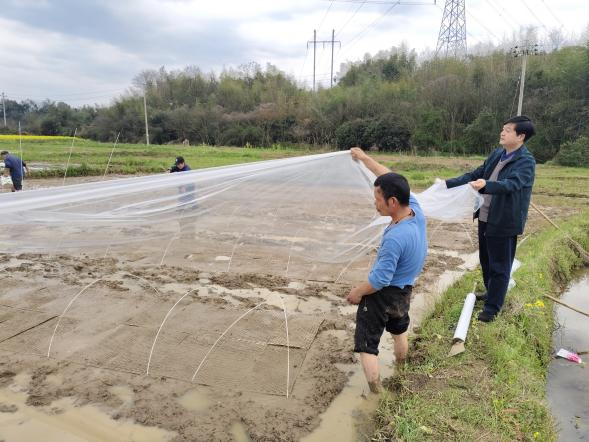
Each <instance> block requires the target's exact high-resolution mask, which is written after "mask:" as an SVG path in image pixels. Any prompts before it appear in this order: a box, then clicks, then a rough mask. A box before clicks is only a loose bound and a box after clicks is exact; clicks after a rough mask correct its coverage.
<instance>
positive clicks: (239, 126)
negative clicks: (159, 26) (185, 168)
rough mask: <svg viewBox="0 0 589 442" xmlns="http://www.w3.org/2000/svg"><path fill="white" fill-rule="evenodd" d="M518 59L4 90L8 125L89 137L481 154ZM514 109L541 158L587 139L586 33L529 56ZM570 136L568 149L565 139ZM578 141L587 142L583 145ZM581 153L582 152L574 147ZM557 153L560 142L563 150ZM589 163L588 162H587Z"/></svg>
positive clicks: (163, 73) (390, 63)
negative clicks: (77, 97)
mask: <svg viewBox="0 0 589 442" xmlns="http://www.w3.org/2000/svg"><path fill="white" fill-rule="evenodd" d="M520 69H521V59H519V58H514V57H512V56H511V55H510V54H506V53H505V52H504V51H500V50H498V49H495V50H494V51H491V52H490V53H487V54H486V55H474V56H469V57H468V58H467V59H465V60H458V59H452V58H449V59H436V58H432V59H429V60H425V61H421V62H418V60H417V54H416V53H415V52H414V51H410V50H407V49H406V48H392V49H391V50H389V51H384V52H380V53H379V54H377V55H374V56H369V55H367V56H365V57H364V59H363V60H361V61H358V62H354V63H350V64H348V65H346V66H344V69H343V70H342V71H341V75H340V78H339V79H338V81H337V83H336V85H335V86H334V87H333V88H329V89H328V88H319V90H317V91H315V92H313V91H310V90H308V89H307V88H304V87H302V86H301V85H300V84H298V83H297V81H296V80H295V79H294V78H292V77H290V76H288V75H286V74H284V73H283V72H281V71H280V70H279V69H277V68H276V67H274V66H272V65H267V66H265V67H261V66H260V65H258V64H255V63H251V64H248V65H244V66H241V67H239V68H237V69H231V70H226V71H224V72H222V73H221V74H219V75H216V74H213V73H205V72H203V71H201V70H200V69H199V68H198V67H194V66H191V67H187V68H185V69H183V70H178V71H168V70H166V69H165V68H163V67H162V68H161V69H159V70H150V71H144V72H141V73H140V74H139V75H137V77H136V78H135V79H134V81H133V87H132V88H131V89H130V90H129V93H127V94H125V95H124V96H120V97H119V98H117V99H115V100H114V101H113V102H112V104H111V105H108V106H84V107H80V108H73V107H71V106H69V105H68V104H66V103H62V102H52V101H45V102H43V103H36V102H33V101H30V100H26V101H22V102H16V101H12V100H7V101H6V103H5V105H6V117H7V120H8V128H6V129H4V131H7V132H11V133H14V132H15V130H16V127H17V123H18V122H19V121H20V122H21V125H22V127H23V130H24V131H26V132H27V133H30V134H40V135H71V134H72V133H73V129H74V128H78V135H79V136H82V137H86V138H90V139H94V140H98V141H113V140H114V139H115V137H116V134H117V133H119V132H120V141H122V142H130V143H144V142H145V123H144V113H143V95H144V94H145V98H146V101H147V110H148V120H149V133H150V142H151V143H154V144H167V143H177V142H182V141H184V140H189V142H190V144H201V143H204V144H209V145H230V146H246V145H252V146H272V145H276V144H281V145H312V146H327V145H329V146H334V147H337V148H340V149H346V148H349V147H350V146H354V145H361V146H362V147H364V148H371V147H372V148H378V149H380V150H386V151H412V152H414V153H417V154H428V153H432V152H437V153H448V154H454V155H456V154H486V153H487V152H489V150H490V149H492V148H493V147H494V146H496V145H497V142H498V134H499V131H500V128H501V125H502V122H503V121H504V120H506V119H507V118H509V117H510V116H512V115H514V114H515V112H516V108H517V92H518V85H519V76H520ZM523 113H524V114H526V115H528V116H530V117H531V118H532V119H533V120H534V122H535V124H536V126H537V136H536V137H535V138H533V139H532V140H531V142H530V144H529V147H530V148H531V149H532V151H533V152H534V154H535V156H536V158H537V159H538V160H539V161H540V162H544V161H547V160H550V159H552V158H554V157H555V155H556V154H557V153H558V152H559V150H560V149H561V147H563V146H564V147H566V149H576V150H575V153H574V154H573V155H572V156H571V155H565V154H562V153H561V155H560V156H559V157H560V158H577V157H579V156H581V157H582V156H583V152H586V151H587V150H588V149H589V146H586V145H585V143H586V142H587V139H588V137H589V43H588V44H586V45H577V46H569V47H564V48H562V49H558V50H554V51H552V52H550V53H546V54H542V55H539V56H534V57H530V58H529V59H528V67H527V76H526V82H525V97H524V102H523ZM570 146H572V147H570ZM583 149H585V150H583ZM579 152H580V153H579ZM564 153H566V152H564ZM587 161H589V160H587Z"/></svg>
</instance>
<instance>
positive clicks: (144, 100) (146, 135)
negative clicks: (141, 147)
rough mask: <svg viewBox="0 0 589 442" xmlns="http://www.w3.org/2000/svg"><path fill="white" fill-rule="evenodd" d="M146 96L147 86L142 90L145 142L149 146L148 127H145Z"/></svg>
mask: <svg viewBox="0 0 589 442" xmlns="http://www.w3.org/2000/svg"><path fill="white" fill-rule="evenodd" d="M145 95H147V84H146V85H145V89H143V113H144V114H145V140H146V141H147V145H148V146H149V126H148V125H147V99H146V98H145Z"/></svg>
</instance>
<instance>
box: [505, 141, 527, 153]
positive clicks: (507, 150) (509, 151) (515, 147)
mask: <svg viewBox="0 0 589 442" xmlns="http://www.w3.org/2000/svg"><path fill="white" fill-rule="evenodd" d="M523 145H524V143H522V144H518V145H517V146H503V147H504V149H505V152H507V153H508V154H510V153H512V152H515V151H516V150H518V149H519V148H520V147H522V146H523Z"/></svg>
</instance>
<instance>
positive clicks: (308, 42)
mask: <svg viewBox="0 0 589 442" xmlns="http://www.w3.org/2000/svg"><path fill="white" fill-rule="evenodd" d="M334 38H335V29H334V30H332V31H331V40H320V41H317V30H316V29H314V30H313V40H311V41H307V49H309V44H311V43H313V91H315V63H316V60H317V57H316V51H317V43H321V44H322V45H323V47H324V48H325V45H326V44H327V43H330V44H331V83H330V85H331V86H333V45H334V44H335V43H338V44H339V45H340V47H341V45H342V43H341V41H339V40H334Z"/></svg>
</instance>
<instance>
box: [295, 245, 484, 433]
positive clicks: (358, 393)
mask: <svg viewBox="0 0 589 442" xmlns="http://www.w3.org/2000/svg"><path fill="white" fill-rule="evenodd" d="M457 257H459V258H462V259H463V260H464V264H462V265H461V269H463V270H458V271H450V270H448V271H446V272H444V273H442V274H441V275H440V276H439V278H438V281H437V282H436V286H435V288H434V290H433V293H430V294H428V295H427V296H415V297H414V299H413V300H412V301H411V313H410V314H411V318H412V320H411V329H412V328H413V327H415V326H416V325H418V324H419V323H420V322H421V319H422V318H423V317H424V315H425V313H426V312H427V311H429V310H430V309H431V307H432V306H433V305H434V304H435V302H436V300H437V299H438V298H439V297H440V296H441V294H442V293H443V292H444V290H446V289H447V288H448V287H450V286H451V285H452V284H453V283H454V282H455V281H456V280H457V279H458V278H460V277H461V276H462V275H463V274H464V273H465V272H466V271H467V270H470V269H473V268H474V267H475V266H476V265H477V264H478V253H472V254H470V255H457ZM356 308H357V307H356V306H341V307H339V310H340V312H342V313H353V314H355V312H356ZM378 359H379V366H380V375H381V378H382V379H385V378H387V377H390V376H392V375H393V373H394V367H393V360H394V357H393V341H392V338H391V336H390V334H388V333H385V334H383V337H382V338H381V346H380V353H379V357H378ZM339 368H340V369H342V370H343V371H346V372H350V371H351V372H352V375H351V376H350V378H349V380H348V383H347V384H346V386H345V387H344V389H343V390H342V392H341V393H340V394H339V395H338V396H337V397H336V398H335V399H334V400H333V402H332V403H331V404H330V405H329V408H328V409H327V410H326V411H325V412H324V413H323V414H322V415H321V423H320V425H319V427H318V428H317V429H315V430H314V431H313V432H312V433H311V434H310V435H308V436H307V437H305V438H303V439H302V440H303V441H304V442H323V441H326V440H337V441H338V442H346V441H347V442H355V441H357V440H358V438H359V431H360V430H365V429H366V428H367V427H369V425H370V424H369V420H370V416H371V415H372V413H373V412H374V411H375V410H376V407H377V405H378V396H376V395H372V394H370V393H369V392H368V385H367V383H366V379H365V378H364V373H363V372H362V367H361V366H360V362H357V363H355V364H352V365H346V366H341V367H339ZM368 432H370V430H368Z"/></svg>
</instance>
